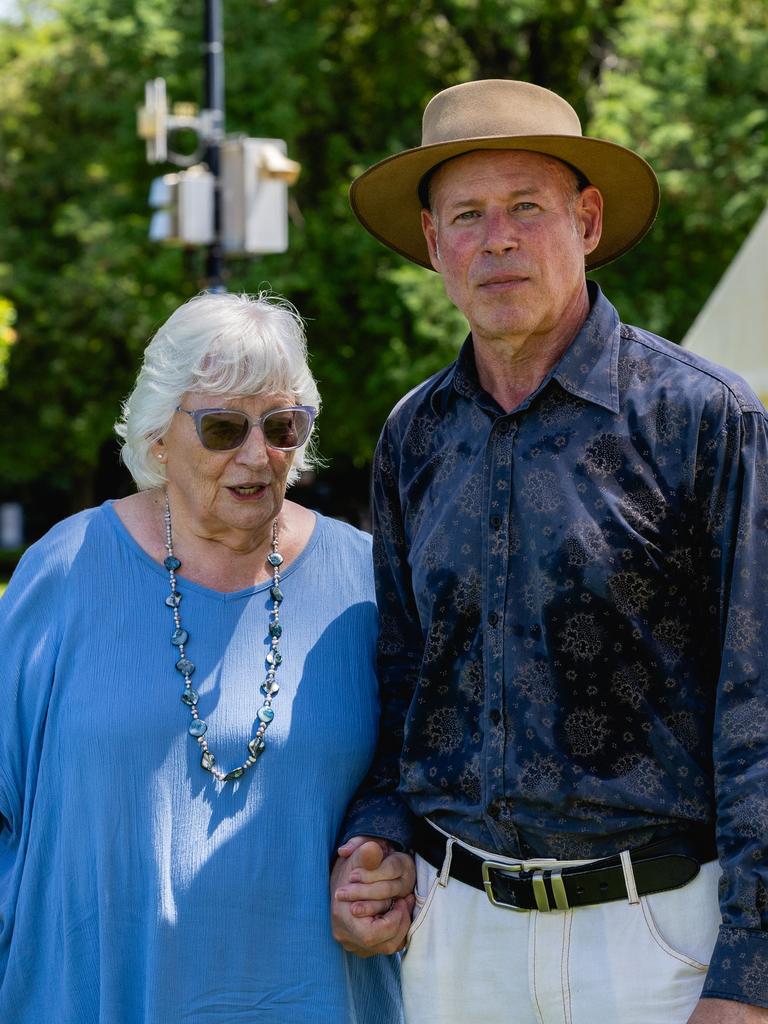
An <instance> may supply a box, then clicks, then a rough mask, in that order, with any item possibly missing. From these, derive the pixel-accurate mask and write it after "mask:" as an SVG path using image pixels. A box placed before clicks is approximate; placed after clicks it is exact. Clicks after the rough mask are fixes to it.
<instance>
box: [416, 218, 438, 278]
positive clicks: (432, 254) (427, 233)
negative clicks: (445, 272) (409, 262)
mask: <svg viewBox="0 0 768 1024" xmlns="http://www.w3.org/2000/svg"><path fill="white" fill-rule="evenodd" d="M421 230H422V231H423V232H424V237H425V238H426V240H427V248H428V249H429V259H430V262H431V263H432V266H433V267H434V268H435V270H436V271H437V272H438V273H440V270H441V269H442V267H441V264H440V247H439V245H438V242H437V218H435V217H433V216H432V211H431V210H422V211H421Z"/></svg>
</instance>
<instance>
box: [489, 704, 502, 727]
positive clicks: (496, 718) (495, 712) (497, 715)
mask: <svg viewBox="0 0 768 1024" xmlns="http://www.w3.org/2000/svg"><path fill="white" fill-rule="evenodd" d="M490 719H491V721H492V722H493V724H494V725H498V724H499V722H500V721H501V712H500V711H499V709H498V708H491V710H490Z"/></svg>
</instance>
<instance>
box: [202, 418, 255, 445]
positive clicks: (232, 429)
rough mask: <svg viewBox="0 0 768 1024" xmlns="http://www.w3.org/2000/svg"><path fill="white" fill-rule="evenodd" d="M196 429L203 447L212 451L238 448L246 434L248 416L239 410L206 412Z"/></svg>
mask: <svg viewBox="0 0 768 1024" xmlns="http://www.w3.org/2000/svg"><path fill="white" fill-rule="evenodd" d="M198 430H199V433H200V440H201V441H202V442H203V445H204V447H206V448H208V449H210V450H211V451H212V452H226V451H229V450H230V449H231V448H239V447H240V445H241V444H242V443H243V441H244V440H245V439H246V437H247V435H248V418H247V416H245V415H244V414H243V413H241V412H207V413H206V414H205V415H204V416H201V417H200V420H199V426H198Z"/></svg>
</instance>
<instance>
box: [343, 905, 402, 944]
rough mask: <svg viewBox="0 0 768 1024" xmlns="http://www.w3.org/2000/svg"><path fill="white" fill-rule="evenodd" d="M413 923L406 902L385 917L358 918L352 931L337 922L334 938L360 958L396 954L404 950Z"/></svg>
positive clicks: (351, 928) (351, 924) (352, 925)
mask: <svg viewBox="0 0 768 1024" xmlns="http://www.w3.org/2000/svg"><path fill="white" fill-rule="evenodd" d="M387 905H388V904H385V906H387ZM410 923H411V915H410V912H409V910H408V909H407V906H406V901H405V900H397V901H396V902H395V905H394V906H393V907H392V909H391V910H389V911H387V912H386V913H385V914H383V915H379V916H374V917H364V918H355V919H354V920H352V921H350V923H349V926H348V927H347V926H344V925H343V924H340V922H339V921H338V920H336V921H335V927H334V938H335V939H336V940H337V941H338V942H340V943H341V945H342V946H343V947H344V949H346V950H348V951H349V952H351V953H357V954H358V955H359V956H370V955H373V954H374V953H394V952H396V951H397V950H399V949H401V948H402V946H403V943H404V942H405V938H406V935H407V934H408V928H409V927H410Z"/></svg>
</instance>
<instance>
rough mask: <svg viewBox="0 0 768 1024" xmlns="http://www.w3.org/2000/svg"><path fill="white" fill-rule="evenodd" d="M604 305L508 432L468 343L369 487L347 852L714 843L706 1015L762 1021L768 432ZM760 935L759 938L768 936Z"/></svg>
mask: <svg viewBox="0 0 768 1024" xmlns="http://www.w3.org/2000/svg"><path fill="white" fill-rule="evenodd" d="M590 297H591V299H592V309H591V312H590V315H589V317H588V319H587V320H586V322H585V323H584V325H583V327H582V329H581V330H580V331H579V333H578V335H577V336H576V338H575V339H574V341H573V343H572V344H571V346H570V347H569V348H568V350H567V351H566V352H565V354H564V355H563V357H562V358H561V360H560V361H559V363H558V364H557V365H556V366H555V368H554V369H553V370H552V372H551V373H550V374H549V375H548V376H547V378H546V379H545V380H544V381H543V382H542V384H541V386H540V387H539V388H538V389H537V390H536V391H535V392H534V394H532V395H531V396H530V397H529V398H528V399H526V400H525V401H524V402H523V403H522V404H521V405H520V406H519V407H518V408H516V409H515V410H514V411H512V412H511V413H508V414H506V413H504V411H503V410H502V409H501V408H500V406H498V405H497V403H496V402H495V401H494V399H493V398H491V397H490V396H489V395H488V394H487V393H486V392H484V391H483V390H482V388H481V387H480V384H479V382H478V378H477V372H476V369H475V364H474V357H473V349H472V343H471V338H470V339H468V341H467V342H466V343H465V345H464V347H463V349H462V351H461V353H460V355H459V358H458V360H457V361H456V363H454V364H453V365H452V366H450V367H449V368H448V369H446V370H444V371H442V372H441V373H439V374H437V375H436V376H434V377H432V378H431V379H430V380H428V381H427V382H426V383H424V384H422V385H421V386H419V387H418V388H416V389H415V390H414V391H412V392H411V393H410V394H409V395H407V396H406V397H405V398H404V399H403V400H402V401H401V402H400V403H399V405H398V406H397V407H396V408H395V410H394V412H393V413H392V415H391V417H390V418H389V420H388V422H387V424H386V426H385V428H384V432H383V434H382V437H381V440H380V442H379V446H378V449H377V454H376V461H375V466H374V515H375V529H374V558H375V568H376V573H377V587H378V601H379V611H380V617H381V626H380V640H379V662H380V679H381V690H382V702H383V707H382V720H381V737H380V742H379V749H378V753H377V756H376V760H375V761H374V765H373V767H372V770H371V773H370V776H369V778H368V780H367V782H366V784H365V785H364V787H363V789H362V791H361V793H360V796H359V798H358V800H357V801H356V803H355V804H354V805H353V807H352V809H351V811H350V816H349V818H348V821H347V827H346V828H345V834H346V835H351V834H355V833H358V834H372V835H379V836H387V837H389V838H391V839H394V840H396V841H399V842H400V843H402V844H403V845H404V846H405V847H408V846H409V843H410V835H411V824H412V820H413V819H412V815H413V814H415V815H428V816H429V817H430V818H431V819H432V820H434V821H435V822H436V823H437V824H439V825H440V826H441V827H442V828H444V829H445V830H447V831H449V832H451V833H453V834H454V835H456V836H459V837H460V838H462V839H464V840H465V841H467V842H469V843H471V844H473V845H475V846H479V847H482V848H484V849H487V850H490V851H497V852H501V853H503V854H506V855H509V856H512V857H532V856H540V857H541V856H549V857H559V858H590V857H600V856H605V855H608V854H611V853H614V852H617V851H619V850H621V849H623V848H625V847H632V846H637V845H640V844H642V843H645V842H648V841H650V840H652V839H656V838H661V837H664V836H668V835H674V834H676V833H684V832H686V831H687V830H691V829H692V828H694V827H697V826H704V827H711V828H714V823H715V820H716V818H717V823H718V829H717V838H718V844H719V853H720V859H721V863H722V866H723V869H724V880H723V887H722V893H721V895H722V900H721V909H722V913H723V919H724V924H723V927H722V928H721V932H720V938H719V941H718V945H717V949H716V951H715V955H714V957H713V961H712V966H711V968H710V971H709V974H708V977H707V982H706V988H705V993H706V994H707V995H711V996H716V995H725V996H727V997H732V998H733V997H735V998H737V999H741V1000H745V1001H747V1002H755V1003H760V1002H762V1003H763V1004H764V1005H768V888H766V886H767V885H768V859H767V858H766V843H767V842H768V780H767V778H766V776H767V775H768V693H767V692H766V691H767V689H768V651H767V650H766V628H765V622H764V612H763V608H764V600H765V594H766V591H767V589H768V432H767V430H766V426H767V422H766V414H765V411H764V409H763V407H762V406H761V405H760V403H759V402H758V400H757V399H756V398H755V396H754V395H753V394H752V392H751V391H750V390H749V388H748V387H747V386H746V385H745V383H744V382H743V381H742V380H741V379H739V378H738V377H736V376H735V375H734V374H732V373H730V372H728V371H726V370H723V369H721V368H719V367H716V366H713V365H712V364H710V363H708V362H706V361H705V360H703V359H700V358H698V357H696V356H695V355H692V354H691V353H689V352H686V351H684V350H682V349H680V348H679V347H678V346H676V345H673V344H671V343H669V342H667V341H664V340H663V339H661V338H658V337H656V336H654V335H652V334H649V333H648V332H646V331H642V330H638V329H637V328H635V327H628V326H625V325H624V324H621V323H620V322H619V318H618V315H617V313H616V311H615V309H614V308H613V306H611V304H610V303H609V302H608V301H607V300H606V299H605V298H604V297H603V296H602V294H601V293H600V292H599V290H598V289H597V288H596V287H595V286H594V285H592V284H591V285H590ZM763 929H765V931H763Z"/></svg>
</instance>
